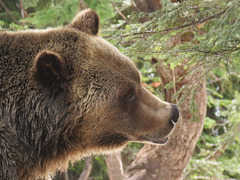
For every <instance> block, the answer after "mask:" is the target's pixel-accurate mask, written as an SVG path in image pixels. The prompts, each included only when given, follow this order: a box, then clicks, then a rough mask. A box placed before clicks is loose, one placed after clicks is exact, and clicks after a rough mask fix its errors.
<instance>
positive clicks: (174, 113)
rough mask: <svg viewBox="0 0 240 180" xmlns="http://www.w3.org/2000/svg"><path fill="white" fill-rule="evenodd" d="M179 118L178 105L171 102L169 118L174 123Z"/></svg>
mask: <svg viewBox="0 0 240 180" xmlns="http://www.w3.org/2000/svg"><path fill="white" fill-rule="evenodd" d="M178 118H179V110H178V107H177V106H176V105H175V104H172V114H171V120H172V121H173V122H174V123H176V122H177V121H178Z"/></svg>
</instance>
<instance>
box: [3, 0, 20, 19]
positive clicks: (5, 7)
mask: <svg viewBox="0 0 240 180" xmlns="http://www.w3.org/2000/svg"><path fill="white" fill-rule="evenodd" d="M0 5H1V6H2V7H3V8H4V10H5V11H6V13H7V14H8V15H9V16H10V17H11V18H12V20H13V21H14V22H15V23H16V24H19V22H18V20H17V19H16V18H15V17H14V16H13V15H12V14H11V11H10V10H9V9H8V7H7V6H6V5H5V4H4V3H3V2H2V0H0Z"/></svg>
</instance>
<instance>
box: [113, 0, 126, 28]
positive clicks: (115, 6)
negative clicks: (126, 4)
mask: <svg viewBox="0 0 240 180" xmlns="http://www.w3.org/2000/svg"><path fill="white" fill-rule="evenodd" d="M112 5H113V7H114V9H115V10H116V11H117V13H118V14H119V15H120V16H121V17H122V18H123V19H124V20H125V21H126V22H127V23H129V21H128V19H127V18H126V16H124V14H123V13H122V12H121V11H120V10H119V9H118V7H117V5H116V3H115V2H112Z"/></svg>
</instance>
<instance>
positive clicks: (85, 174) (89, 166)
mask: <svg viewBox="0 0 240 180" xmlns="http://www.w3.org/2000/svg"><path fill="white" fill-rule="evenodd" d="M92 164H93V160H92V157H91V156H90V157H87V158H86V159H85V167H84V169H83V172H82V174H81V176H80V177H79V179H78V180H87V179H88V177H89V175H90V173H91V171H92Z"/></svg>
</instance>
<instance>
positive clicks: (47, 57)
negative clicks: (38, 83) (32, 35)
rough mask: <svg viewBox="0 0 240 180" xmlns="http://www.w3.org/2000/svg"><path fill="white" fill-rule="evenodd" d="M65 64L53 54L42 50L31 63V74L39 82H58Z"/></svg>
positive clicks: (58, 56)
mask: <svg viewBox="0 0 240 180" xmlns="http://www.w3.org/2000/svg"><path fill="white" fill-rule="evenodd" d="M65 69H66V64H65V62H64V60H63V59H62V58H61V56H60V55H59V54H57V53H55V52H52V51H47V50H44V51H42V52H40V53H39V54H38V55H37V57H36V58H35V60H34V62H33V67H32V73H33V75H34V76H35V78H37V79H39V80H44V81H49V80H59V79H61V78H62V77H63V76H64V72H65Z"/></svg>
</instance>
